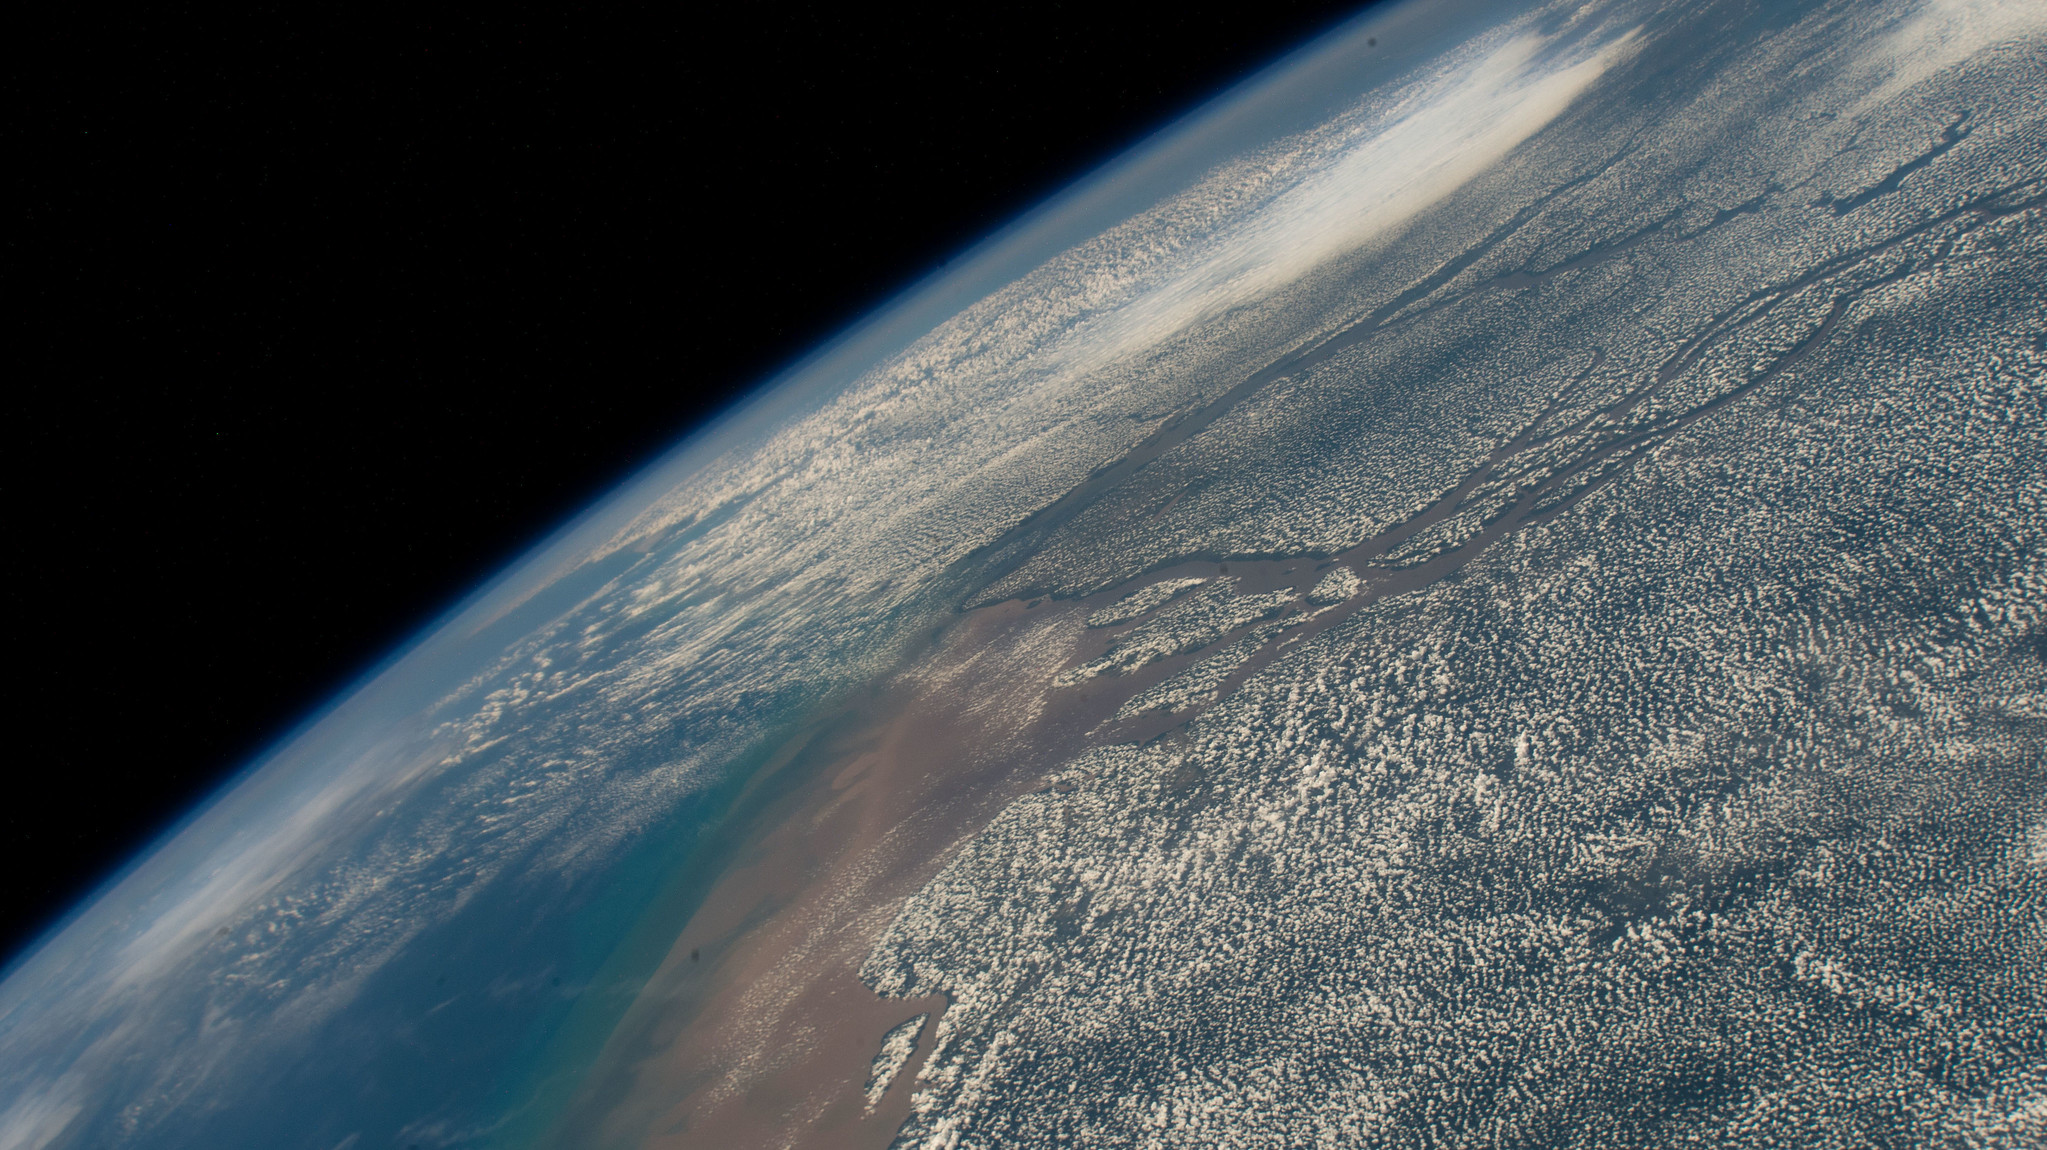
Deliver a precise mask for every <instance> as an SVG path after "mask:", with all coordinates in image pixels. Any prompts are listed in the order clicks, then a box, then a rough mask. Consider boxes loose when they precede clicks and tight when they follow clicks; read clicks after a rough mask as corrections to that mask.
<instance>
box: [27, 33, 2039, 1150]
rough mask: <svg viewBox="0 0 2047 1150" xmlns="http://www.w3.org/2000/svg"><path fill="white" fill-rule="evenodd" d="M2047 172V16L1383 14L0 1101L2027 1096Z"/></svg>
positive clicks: (371, 771) (710, 528)
mask: <svg viewBox="0 0 2047 1150" xmlns="http://www.w3.org/2000/svg"><path fill="white" fill-rule="evenodd" d="M2043 213H2047V7H2042V6H2040V5H2038V4H2034V3H2021V2H2009V3H2000V2H1997V0H1865V2H1850V0H1838V2H1831V0H1810V2H1803V3H1786V4H1754V3H1737V2H1732V0H1719V2H1707V3H1697V4H1675V3H1655V2H1651V0H1593V2H1591V3H1577V2H1573V3H1565V4H1545V3H1522V4H1514V5H1485V4H1479V3H1475V2H1469V0H1443V2H1438V3H1429V2H1421V0H1417V2H1414V3H1409V4H1405V5H1401V6H1397V7H1395V8H1393V9H1391V10H1389V11H1380V12H1374V13H1371V14H1368V15H1367V16H1364V17H1361V18H1359V19H1358V20H1355V21H1353V22H1352V23H1350V24H1348V25H1346V26H1343V27H1341V28H1338V29H1337V30H1335V31H1334V32H1332V33H1330V34H1329V35H1327V36H1325V37H1323V38H1322V39H1320V40H1317V41H1316V42H1314V43H1312V44H1310V45H1308V46H1307V47H1305V48H1303V49H1301V50H1300V51H1298V52H1296V53H1295V54H1294V55H1292V56H1290V57H1288V58H1286V59H1284V60H1282V61H1280V62H1279V63H1277V64H1275V65H1274V66H1273V67H1272V68H1270V69H1268V70H1267V71H1266V72H1265V73H1263V74H1261V75H1260V76H1259V77H1257V78H1256V79H1254V80H1252V81H1251V82H1249V83H1247V84H1245V85H1243V86H1241V87H1239V88H1237V89H1235V90H1233V91H1231V92H1230V93H1227V94H1225V95H1224V96H1223V97H1221V98H1219V99H1218V100H1216V101H1215V102H1213V103H1212V104H1210V105H1209V106H1207V107H1206V108H1204V109H1201V110H1200V111H1199V112H1197V113H1196V114H1194V115H1191V116H1190V117H1188V118H1187V119H1186V120H1184V121H1182V122H1181V123H1179V124H1177V125H1175V126H1174V127H1172V128H1171V129H1169V130H1167V131H1165V132H1162V133H1161V134H1160V135H1159V136H1157V137H1156V138H1154V139H1153V140H1152V141H1149V142H1148V143H1146V144H1145V145H1144V146H1143V147H1141V148H1139V149H1137V150H1135V151H1133V152H1132V153H1130V154H1129V155H1127V156H1125V157H1124V158H1122V159H1119V160H1117V161H1116V162H1115V163H1113V164H1111V165H1109V166H1108V167H1106V168H1104V169H1103V170H1102V171H1101V172H1099V173H1097V174H1095V175H1094V176H1091V177H1090V178H1089V179H1088V180H1086V181H1083V182H1082V183H1081V184H1079V185H1076V187H1075V188H1073V189H1072V190H1070V191H1069V192H1067V193H1064V194H1062V195H1061V196H1059V197H1056V198H1055V199H1053V200H1052V201H1050V202H1048V203H1047V204H1046V205H1045V206H1044V207H1042V208H1040V209H1039V210H1037V211H1035V212H1033V213H1032V214H1030V215H1028V216H1026V217H1025V218H1023V219H1021V220H1019V221H1018V222H1017V223H1015V224H1014V225H1012V226H1011V227H1009V228H1008V229H1006V230H1005V231H1003V232H1001V233H999V234H997V235H996V236H994V237H993V238H991V239H990V240H988V241H987V242H986V243H984V244H983V245H981V246H980V247H979V248H976V249H975V250H973V251H971V252H969V253H967V254H966V255H964V256H963V257H961V259H959V260H958V261H955V263H954V264H953V265H951V266H949V267H948V268H947V269H945V270H943V271H942V272H940V273H938V274H937V275H935V276H934V277H933V278H932V279H931V280H930V281H928V282H927V283H926V284H924V285H922V286H921V287H919V288H918V289H917V290H915V291H913V292H911V293H910V294H908V295H906V296H905V297H903V298H902V299H901V300H899V301H897V302H896V303H894V304H892V305H891V306H889V307H888V308H886V309H884V310H883V311H881V312H879V313H877V314H876V315H875V316H874V317H872V318H871V319H869V320H868V321H866V322H865V323H863V324H862V325H861V326H859V327H857V328H855V329H853V330H852V331H850V332H849V333H847V335H845V336H844V337H842V338H841V339H840V340H839V341H837V342H835V343H834V344H832V345H829V346H827V347H825V348H823V349H821V350H819V351H818V352H817V353H816V354H815V355H813V356H812V357H811V358H810V359H809V360H807V361H806V362H805V363H804V364H802V365H800V366H799V367H798V368H796V369H795V370H793V371H792V372H791V373H789V374H788V375H786V376H785V377H783V378H782V379H781V380H778V381H776V382H775V383H774V384H772V385H771V386H769V387H767V388H765V389H763V390H762V391H761V392H759V393H757V394H756V395H755V396H754V397H753V398H752V399H750V400H749V401H748V402H747V403H746V404H745V405H743V406H742V407H741V408H739V409H738V410H736V411H735V412H734V413H732V414H731V415H729V416H728V417H726V418H725V419H723V420H721V421H720V422H719V423H717V424H715V425H714V426H712V427H710V428H708V429H706V430H705V431H703V432H702V433H700V434H698V435H696V436H694V437H692V438H691V439H690V440H689V441H688V442H686V443H685V444H683V445H682V446H680V447H679V448H678V449H677V450H676V451H675V452H674V453H673V454H672V455H671V456H670V457H669V458H667V459H665V460H663V461H661V462H660V463H658V464H656V465H655V466H653V467H652V468H650V469H649V470H648V471H647V472H645V473H644V474H643V475H641V476H640V477H639V478H637V479H635V480H634V481H633V482H632V483H630V484H628V485H627V486H626V487H625V488H624V489H622V490H621V491H620V492H618V493H617V494H615V495H613V496H612V497H610V498H608V499H606V500H605V501H603V502H601V503H600V504H598V505H597V506H596V507H594V508H593V509H592V510H590V511H589V512H588V513H586V514H585V515H584V516H583V517H582V518H580V519H579V520H577V521H576V522H574V523H572V524H570V525H569V526H568V527H566V528H564V529H563V530H562V531H561V532H560V533H559V534H558V535H557V536H556V537H555V538H554V539H552V540H551V541H549V542H548V543H547V544H545V545H544V546H542V547H541V548H540V549H538V550H537V551H535V552H534V553H533V554H532V555H531V556H529V557H528V558H526V559H525V560H522V561H521V562H520V563H519V564H518V565H516V566H515V567H513V568H512V569H511V570H509V571H508V572H507V573H506V574H505V575H503V576H502V577H501V578H499V579H498V580H497V581H495V582H494V583H492V584H490V585H489V586H487V587H485V588H483V589H482V590H480V591H479V592H478V593H477V594H476V596H474V597H473V598H472V599H471V600H470V601H469V602H468V603H466V604H464V605H463V606H461V607H460V608H458V609H457V610H455V611H454V612H452V613H451V614H450V615H449V616H448V617H447V618H446V619H445V620H443V621H442V622H441V623H439V624H437V625H436V626H435V627H434V628H433V629H431V630H430V632H429V633H428V634H426V635H424V636H423V637H422V638H421V639H420V640H419V641H418V642H417V643H416V644H415V645H414V646H412V647H411V648H410V649H409V650H407V651H405V652H404V653H403V654H402V655H400V656H399V657H396V658H395V659H394V660H393V661H392V662H391V663H390V664H389V665H388V666H386V667H385V668H384V669H382V670H381V671H380V672H378V673H377V674H375V675H373V676H371V677H370V678H368V679H367V680H365V681H364V682H363V683H362V684H361V685H360V686H359V687H357V688H356V689H354V690H353V691H352V692H351V693H349V694H347V695H346V696H344V697H343V698H341V699H340V700H339V701H337V702H336V703H335V704H334V706H333V707H332V708H331V709H330V710H328V711H327V712H325V713H324V714H322V715H320V716H318V717H317V718H316V719H315V720H313V721H311V722H309V723H308V724H307V725H306V726H305V727H304V728H302V729H301V730H300V731H299V732H298V733H297V734H296V735H294V736H293V737H292V738H291V739H289V740H288V741H286V742H285V743H283V744H281V745H280V746H279V747H278V748H277V749H276V750H275V751H273V752H272V753H270V754H269V755H268V756H267V757H265V758H264V759H263V760H261V761H259V762H258V763H256V764H254V765H253V766H252V767H250V769H249V770H248V771H247V772H246V773H245V774H244V775H243V776H242V777H241V778H240V779H238V780H237V781H236V782H234V783H233V784H232V785H231V786H229V787H228V788H226V789H225V790H224V791H223V792H222V793H221V794H219V795H218V796H217V797H216V798H214V799H213V800H211V801H210V802H208V803H207V804H204V805H203V806H202V807H201V808H200V809H199V810H197V811H196V812H195V813H194V814H193V815H192V816H191V817H190V818H189V820H188V821H187V822H186V823H185V824H184V825H183V826H181V827H180V828H178V829H177V830H176V831H175V832H173V833H172V834H170V835H168V836H167V837H166V838H165V839H164V840H163V841H162V842H160V843H159V844H158V845H156V846H155V847H154V848H152V850H151V851H149V852H147V853H146V854H145V855H144V856H143V857H141V858H140V859H139V860H138V861H137V862H136V863H135V864H134V865H133V866H132V867H131V868H130V869H129V870H128V871H127V872H126V873H125V874H123V875H122V876H121V877H120V878H119V879H118V880H117V881H115V882H113V883H111V884H110V885H109V886H107V887H106V888H104V889H103V890H102V891H100V892H99V893H97V894H96V895H95V896H94V897H93V898H91V899H89V900H87V901H86V902H84V903H83V904H81V906H80V907H79V908H78V909H77V911H76V912H75V913H74V914H73V915H72V917H71V918H70V919H69V920H68V921H66V922H65V923H63V924H62V925H61V926H60V927H59V928H57V929H56V930H54V931H52V932H51V933H50V934H49V935H48V936H46V937H45V938H44V939H42V940H41V941H40V942H39V943H38V944H37V945H36V946H35V947H33V948H32V949H31V950H30V951H28V952H27V953H26V954H24V955H23V956H22V957H21V958H19V959H17V960H16V962H15V963H14V965H13V966H12V967H11V968H10V969H9V970H8V971H7V973H6V976H5V979H4V981H0V1150H15V1148H38V1150H39V1148H42V1147H187V1146H207V1147H263V1148H278V1147H287V1148H295V1147H305V1148H309V1150H368V1148H371V1147H393V1146H395V1147H458V1146H460V1147H514V1146H517V1147H528V1146H548V1147H554V1146H561V1147H570V1146H576V1147H580V1146H601V1147H612V1146H661V1147H684V1146H705V1145H719V1146H728V1147H751V1146H763V1147H766V1146H791V1145H797V1146H824V1147H858V1146H873V1147H877V1148H878V1147H883V1146H891V1145H893V1146H898V1147H905V1148H908V1147H920V1148H921V1147H932V1148H940V1147H960V1148H965V1147H995V1146H1000V1147H1035V1146H1058V1145H1102V1146H1203V1147H1230V1146H1244V1147H1253V1146H1297V1145H1310V1144H1312V1145H1357V1146H1389V1147H1393V1146H1397V1147H1424V1146H1428V1147H1435V1146H1453V1145H1454V1146H1470V1147H1494V1146H1499V1147H1506V1146H1536V1145H1542V1146H1565V1145H1602V1146H1645V1147H1648V1146H1654V1147H1667V1146H1673V1145H1690V1144H1713V1145H1736V1146H1740V1145H1779V1146H1782V1145H1795V1146H1816V1147H1818V1146H1841V1147H1849V1146H1865V1145H1946V1146H1990V1145H2038V1144H2043V1143H2047V897H2043V896H2047V619H2043V615H2047V402H2043V393H2047V383H2043V376H2047V227H2043V222H2047V221H2043ZM681 322H686V317H684V318H682V319H681ZM597 382H599V383H600V384H601V381H597Z"/></svg>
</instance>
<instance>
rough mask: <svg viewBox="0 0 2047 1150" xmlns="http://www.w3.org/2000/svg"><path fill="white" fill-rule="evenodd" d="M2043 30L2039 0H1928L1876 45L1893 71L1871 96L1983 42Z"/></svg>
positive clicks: (2046, 18) (1886, 93) (2045, 7)
mask: <svg viewBox="0 0 2047 1150" xmlns="http://www.w3.org/2000/svg"><path fill="white" fill-rule="evenodd" d="M2042 35H2047V4H2043V3H2041V2H2040V0H1926V2H1925V3H1923V4H1920V5H1919V6H1918V9H1917V10H1916V11H1915V12H1913V13H1912V14H1911V15H1910V16H1909V17H1907V18H1906V19H1905V20H1904V22H1903V23H1901V24H1899V25H1898V26H1897V27H1896V28H1895V29H1893V30H1892V31H1891V32H1890V34H1889V35H1887V36H1885V37H1884V38H1883V40H1882V42H1881V43H1880V45H1879V46H1878V52H1877V56H1878V59H1879V60H1880V61H1881V62H1882V63H1884V64H1886V65H1888V66H1889V68H1890V69H1891V75H1890V78H1889V79H1888V80H1886V81H1885V82H1884V83H1883V85H1882V86H1881V87H1880V88H1878V89H1877V90H1876V92H1875V93H1873V94H1872V97H1871V98H1872V99H1873V100H1879V99H1886V98H1889V97H1890V96H1893V95H1895V94H1897V93H1899V92H1902V91H1904V90H1905V89H1906V88H1909V87H1911V86H1912V85H1914V84H1917V83H1918V82H1920V81H1921V80H1924V79H1926V78H1927V77H1928V76H1931V75H1933V74H1935V73H1937V72H1941V71H1944V70H1946V69H1947V68H1950V67H1953V66H1954V65H1956V64H1959V63H1961V62H1962V61H1964V60H1966V59H1968V58H1969V57H1971V56H1974V55H1975V54H1976V53H1978V52H1981V51H1983V50H1984V49H1985V48H1989V47H1992V46H1994V45H1998V44H2006V43H2010V42H2012V41H2015V40H2030V39H2035V38H2038V37H2040V36H2042Z"/></svg>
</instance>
